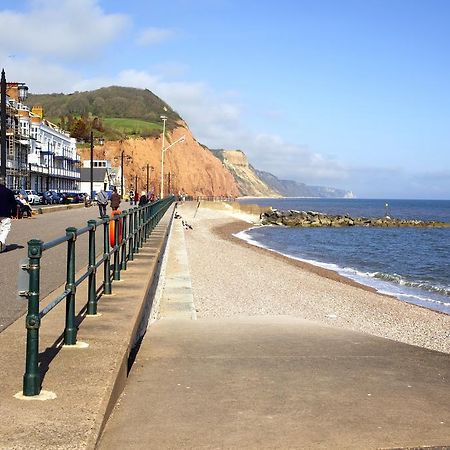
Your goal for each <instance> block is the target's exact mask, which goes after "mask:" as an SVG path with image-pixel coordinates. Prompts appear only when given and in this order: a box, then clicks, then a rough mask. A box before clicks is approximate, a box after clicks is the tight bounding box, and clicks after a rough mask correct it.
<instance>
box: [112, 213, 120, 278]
mask: <svg viewBox="0 0 450 450" xmlns="http://www.w3.org/2000/svg"><path fill="white" fill-rule="evenodd" d="M113 219H114V248H113V251H114V272H113V280H115V281H118V280H120V264H119V257H120V254H119V248H120V247H119V240H120V236H119V231H120V230H119V227H120V215H119V214H116V215H114V216H113Z"/></svg>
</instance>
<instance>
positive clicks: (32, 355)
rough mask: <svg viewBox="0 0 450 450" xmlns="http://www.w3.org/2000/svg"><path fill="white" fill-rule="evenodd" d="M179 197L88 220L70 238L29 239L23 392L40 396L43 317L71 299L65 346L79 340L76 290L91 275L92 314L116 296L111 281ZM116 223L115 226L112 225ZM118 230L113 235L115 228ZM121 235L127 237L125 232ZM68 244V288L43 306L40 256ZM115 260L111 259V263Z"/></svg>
mask: <svg viewBox="0 0 450 450" xmlns="http://www.w3.org/2000/svg"><path fill="white" fill-rule="evenodd" d="M173 201H174V197H168V198H166V199H164V200H159V201H157V202H154V203H149V204H147V205H145V206H143V207H135V208H131V209H129V210H128V211H123V212H122V213H120V214H116V215H113V217H112V218H110V217H109V216H106V217H105V218H103V219H102V220H99V221H97V220H89V221H88V222H87V226H86V227H84V228H78V229H77V228H74V227H69V228H66V234H65V236H61V237H59V238H57V239H55V240H53V241H50V242H46V243H44V242H42V241H41V240H38V239H32V240H30V241H28V263H27V264H25V265H23V266H21V269H22V270H26V271H27V272H28V274H29V280H28V290H27V291H21V292H19V295H21V296H23V297H27V298H28V312H27V316H26V319H25V324H26V329H27V346H26V363H25V374H24V376H23V395H24V396H34V395H39V393H40V390H41V377H40V373H39V328H40V326H41V320H42V319H43V318H44V317H45V316H46V315H47V314H48V313H49V312H50V311H51V310H52V309H53V308H55V306H57V305H58V304H59V303H60V302H62V301H63V300H64V299H65V300H66V314H65V327H64V338H63V342H64V345H75V344H76V343H77V331H78V329H77V326H76V315H75V314H76V313H75V301H76V290H77V286H79V285H80V284H81V283H82V282H83V281H85V280H86V279H87V280H88V301H87V304H86V312H87V315H88V316H91V315H96V314H97V303H98V300H99V299H100V297H101V296H102V295H103V294H104V295H110V294H112V288H113V285H112V282H113V281H115V280H120V274H121V271H122V270H126V269H127V262H128V261H133V259H134V255H135V254H137V253H139V249H140V248H141V247H142V246H143V245H144V243H145V242H146V241H147V239H148V237H149V236H150V234H151V232H152V230H153V229H154V228H155V226H156V225H157V224H158V223H159V221H160V220H161V218H162V216H163V215H164V213H165V212H166V211H167V209H168V208H169V206H170V205H171V203H172V202H173ZM110 222H113V223H114V227H112V226H110ZM99 227H101V228H102V229H103V254H102V256H101V257H100V258H99V259H97V254H96V231H97V229H98V228H99ZM112 228H114V236H113V238H111V236H110V231H112ZM85 233H88V265H87V269H86V270H85V271H84V273H83V274H82V275H81V276H80V277H79V278H78V279H76V266H75V247H76V241H77V238H78V237H79V236H81V235H83V234H85ZM121 233H122V236H120V234H121ZM66 242H67V270H66V284H65V286H64V291H63V292H62V293H61V294H60V295H58V296H57V297H56V298H55V299H53V300H52V301H51V302H50V303H49V304H48V305H47V306H45V308H43V309H42V310H39V301H40V293H39V285H40V271H41V257H42V254H43V252H45V251H46V250H49V249H51V248H54V247H57V246H59V245H61V244H64V243H66ZM111 258H112V261H111ZM102 265H103V283H102V286H100V288H99V289H97V270H98V269H99V268H100V267H101V266H102Z"/></svg>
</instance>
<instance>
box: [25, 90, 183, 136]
mask: <svg viewBox="0 0 450 450" xmlns="http://www.w3.org/2000/svg"><path fill="white" fill-rule="evenodd" d="M26 104H27V105H28V106H30V107H33V106H35V105H40V106H42V107H43V108H44V117H46V118H48V119H49V120H51V121H52V122H54V123H56V124H58V125H60V126H61V127H62V128H64V129H67V130H68V131H70V133H71V134H72V135H73V136H75V137H76V138H77V139H80V140H81V139H86V138H87V137H88V136H89V134H90V131H91V130H93V131H94V133H95V135H96V136H102V137H104V138H105V139H110V140H117V139H123V138H125V137H127V136H134V137H136V136H142V137H147V136H157V135H158V134H160V133H161V130H162V121H161V118H160V116H161V115H165V116H166V117H167V123H166V128H167V129H168V130H172V129H173V128H175V127H176V122H177V121H178V120H181V117H180V116H179V115H178V113H176V112H175V111H173V110H172V108H171V107H170V106H169V105H168V104H167V103H165V102H164V101H163V100H161V99H160V98H159V97H158V96H156V95H155V94H153V93H152V92H151V91H149V90H148V89H136V88H128V87H120V86H110V87H106V88H101V89H97V90H95V91H86V92H74V93H73V94H38V95H35V94H30V95H29V96H28V99H27V101H26Z"/></svg>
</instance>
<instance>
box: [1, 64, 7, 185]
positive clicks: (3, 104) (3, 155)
mask: <svg viewBox="0 0 450 450" xmlns="http://www.w3.org/2000/svg"><path fill="white" fill-rule="evenodd" d="M1 116H2V117H1V138H0V145H1V156H0V157H1V165H0V177H3V178H4V179H5V182H6V76H5V69H2V79H1Z"/></svg>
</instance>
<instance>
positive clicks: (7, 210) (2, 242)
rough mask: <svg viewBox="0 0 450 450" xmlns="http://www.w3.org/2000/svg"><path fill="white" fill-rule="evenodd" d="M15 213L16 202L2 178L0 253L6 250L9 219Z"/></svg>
mask: <svg viewBox="0 0 450 450" xmlns="http://www.w3.org/2000/svg"><path fill="white" fill-rule="evenodd" d="M16 212H17V202H16V198H15V197H14V194H13V191H11V189H8V188H7V187H6V182H5V179H4V178H3V177H0V253H1V252H3V251H5V250H6V238H7V237H8V233H9V232H10V230H11V218H12V217H13V216H14V215H15V214H16Z"/></svg>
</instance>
